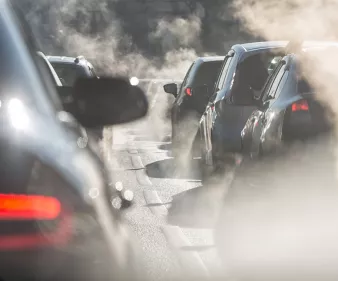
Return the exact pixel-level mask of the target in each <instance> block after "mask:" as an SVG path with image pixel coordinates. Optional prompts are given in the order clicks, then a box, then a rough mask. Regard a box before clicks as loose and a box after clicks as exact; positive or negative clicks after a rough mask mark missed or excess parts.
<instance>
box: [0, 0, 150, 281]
mask: <svg viewBox="0 0 338 281" xmlns="http://www.w3.org/2000/svg"><path fill="white" fill-rule="evenodd" d="M20 2H21V1H11V2H10V1H6V0H0V60H1V68H0V80H1V83H0V85H1V86H0V99H1V108H0V122H1V126H0V127H1V132H0V155H1V157H0V261H1V262H0V272H1V273H0V275H1V276H0V277H1V279H3V280H126V279H127V280H129V279H132V280H134V279H135V278H136V279H137V278H138V277H139V278H140V279H142V273H141V272H140V271H138V269H139V268H138V266H139V264H140V263H141V261H140V260H139V259H137V251H136V249H137V248H136V247H135V246H136V245H135V241H134V239H133V237H132V235H131V233H130V232H129V231H128V229H127V228H126V225H125V224H124V222H123V220H122V218H121V211H120V210H119V209H117V208H118V206H117V205H114V206H115V207H114V206H113V204H112V203H111V201H112V200H115V199H116V200H120V199H122V198H123V196H120V194H119V193H117V192H116V190H114V189H112V188H111V187H110V186H109V183H110V182H111V180H112V179H110V178H109V177H108V172H106V171H107V170H106V169H105V167H104V164H103V163H102V161H100V158H99V157H97V156H96V155H95V153H94V152H93V151H92V150H91V148H90V147H89V146H88V145H86V144H83V143H81V142H79V141H78V140H79V138H80V135H79V134H78V133H77V131H76V130H73V129H72V128H73V124H72V123H74V122H80V123H81V124H82V125H84V126H87V127H93V126H96V125H112V124H117V123H122V122H126V121H129V120H134V119H136V118H138V117H141V116H144V115H145V114H146V112H147V101H146V99H145V96H144V93H143V92H142V91H141V90H140V89H139V88H137V87H134V86H131V85H130V84H129V81H128V80H123V79H113V78H101V79H94V78H82V79H80V80H78V81H77V83H76V84H75V85H74V88H73V97H74V102H73V104H72V106H69V110H70V112H72V114H70V113H67V112H65V111H64V108H63V105H62V102H61V101H60V99H59V95H58V94H57V92H56V87H55V84H54V82H53V81H52V79H51V77H50V75H49V74H48V72H46V69H45V68H43V67H42V64H41V61H39V60H38V57H39V56H37V51H38V50H39V49H40V48H38V47H37V45H36V44H35V42H34V38H33V35H32V32H31V30H30V28H29V25H28V23H27V22H26V21H25V19H24V16H23V15H22V13H21V12H20V10H19V8H18V5H19V4H20ZM61 88H62V87H61ZM94 89H96V93H95V99H93V96H94V95H93V93H92V91H93V90H94ZM97 89H100V90H97ZM112 93H113V95H112ZM130 100H133V101H134V102H135V103H133V104H131V103H130V102H128V101H130ZM79 105H82V106H84V107H79ZM122 113H123V114H122ZM121 195H122V194H121ZM125 201H126V200H124V201H122V202H125Z"/></svg>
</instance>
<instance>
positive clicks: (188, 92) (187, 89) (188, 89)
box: [185, 88, 192, 96]
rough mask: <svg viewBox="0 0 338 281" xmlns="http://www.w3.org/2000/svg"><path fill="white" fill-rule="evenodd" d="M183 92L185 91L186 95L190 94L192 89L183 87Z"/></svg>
mask: <svg viewBox="0 0 338 281" xmlns="http://www.w3.org/2000/svg"><path fill="white" fill-rule="evenodd" d="M185 93H186V94H187V95H188V96H192V90H191V88H185Z"/></svg>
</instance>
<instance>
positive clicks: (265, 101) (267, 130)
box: [248, 60, 288, 158]
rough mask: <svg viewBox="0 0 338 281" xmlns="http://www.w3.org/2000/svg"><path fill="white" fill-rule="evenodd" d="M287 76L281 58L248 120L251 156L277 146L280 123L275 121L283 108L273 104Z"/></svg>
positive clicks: (284, 63) (284, 64)
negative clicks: (258, 103) (259, 102)
mask: <svg viewBox="0 0 338 281" xmlns="http://www.w3.org/2000/svg"><path fill="white" fill-rule="evenodd" d="M287 77H288V70H287V69H286V61H285V60H282V61H281V62H280V63H279V64H278V66H277V67H276V69H275V71H274V72H273V73H272V75H271V79H270V80H269V81H268V83H267V84H266V87H265V89H264V91H263V94H262V99H261V105H260V107H259V108H258V109H257V110H256V111H255V112H254V113H253V114H252V115H251V118H249V120H248V123H249V126H251V131H252V133H251V139H252V142H251V147H250V156H251V157H252V158H255V157H257V156H258V155H260V154H262V153H268V152H271V151H272V150H274V149H275V148H276V146H278V136H279V134H281V126H282V123H280V124H278V122H277V121H279V120H282V118H278V115H279V114H280V113H281V110H283V109H284V108H280V107H278V106H275V102H276V100H277V99H278V97H279V95H280V93H281V91H282V89H283V86H284V84H285V82H286V79H287ZM248 135H250V133H249V134H248ZM279 139H280V138H279Z"/></svg>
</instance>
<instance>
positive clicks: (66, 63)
mask: <svg viewBox="0 0 338 281" xmlns="http://www.w3.org/2000/svg"><path fill="white" fill-rule="evenodd" d="M47 59H48V60H49V62H50V63H51V64H52V66H53V68H54V69H55V71H56V73H57V74H58V76H59V77H60V79H61V81H62V82H63V83H62V84H63V85H64V86H73V85H74V83H75V82H76V80H77V79H78V78H80V77H97V74H96V72H95V70H94V67H93V65H92V64H91V63H90V62H89V61H88V60H86V58H85V57H83V56H78V57H76V58H74V57H65V56H47Z"/></svg>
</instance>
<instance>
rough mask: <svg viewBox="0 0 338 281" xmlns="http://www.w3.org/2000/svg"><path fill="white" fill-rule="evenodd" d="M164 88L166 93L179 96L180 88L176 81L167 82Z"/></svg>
mask: <svg viewBox="0 0 338 281" xmlns="http://www.w3.org/2000/svg"><path fill="white" fill-rule="evenodd" d="M163 89H164V91H165V92H166V93H168V94H172V95H173V96H174V97H175V98H176V97H177V92H178V89H177V84H176V83H170V84H166V85H164V86H163Z"/></svg>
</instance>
